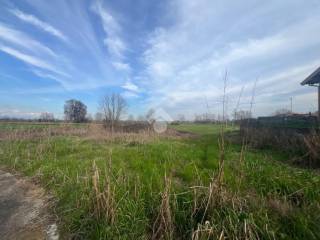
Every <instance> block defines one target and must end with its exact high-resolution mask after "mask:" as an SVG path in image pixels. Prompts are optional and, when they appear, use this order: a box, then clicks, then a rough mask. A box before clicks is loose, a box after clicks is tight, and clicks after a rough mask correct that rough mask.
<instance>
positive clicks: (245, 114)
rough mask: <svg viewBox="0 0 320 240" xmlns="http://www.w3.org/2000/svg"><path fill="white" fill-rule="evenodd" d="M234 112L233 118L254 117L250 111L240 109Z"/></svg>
mask: <svg viewBox="0 0 320 240" xmlns="http://www.w3.org/2000/svg"><path fill="white" fill-rule="evenodd" d="M233 114H234V116H233V118H234V120H236V121H241V120H244V119H249V118H252V114H251V112H250V111H245V110H239V111H234V113H233Z"/></svg>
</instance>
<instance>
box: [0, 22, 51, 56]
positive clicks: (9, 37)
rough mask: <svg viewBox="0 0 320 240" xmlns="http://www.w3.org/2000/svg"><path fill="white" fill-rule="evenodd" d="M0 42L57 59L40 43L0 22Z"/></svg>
mask: <svg viewBox="0 0 320 240" xmlns="http://www.w3.org/2000/svg"><path fill="white" fill-rule="evenodd" d="M0 40H2V41H6V42H10V43H11V44H14V45H16V46H19V47H23V48H24V49H26V50H28V51H31V52H33V53H35V54H41V53H44V54H49V55H50V56H52V57H57V55H56V54H55V53H54V51H52V50H51V49H50V48H48V47H47V46H45V45H43V44H42V43H40V42H38V41H36V40H34V39H32V38H30V37H29V36H28V35H27V34H25V33H23V32H21V31H18V30H16V29H14V28H12V27H9V26H8V25H6V24H3V23H1V22H0Z"/></svg>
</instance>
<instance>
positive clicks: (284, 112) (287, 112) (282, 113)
mask: <svg viewBox="0 0 320 240" xmlns="http://www.w3.org/2000/svg"><path fill="white" fill-rule="evenodd" d="M290 114H291V111H290V110H289V109H286V108H281V109H278V110H276V111H275V112H274V114H273V116H286V115H290Z"/></svg>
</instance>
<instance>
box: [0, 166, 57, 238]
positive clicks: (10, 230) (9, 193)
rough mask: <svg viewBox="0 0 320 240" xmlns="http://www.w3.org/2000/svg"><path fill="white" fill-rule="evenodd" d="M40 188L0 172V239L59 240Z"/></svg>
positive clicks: (45, 198) (44, 196)
mask: <svg viewBox="0 0 320 240" xmlns="http://www.w3.org/2000/svg"><path fill="white" fill-rule="evenodd" d="M47 199H48V198H47V197H46V195H45V192H44V190H43V189H42V188H39V187H38V186H36V185H34V184H32V183H31V182H30V181H27V180H25V179H23V178H20V177H16V176H14V175H12V174H10V173H7V172H4V171H2V170H0V236H1V237H0V238H1V239H51V240H56V239H59V235H58V233H57V226H56V225H55V224H54V223H53V222H52V220H50V217H49V215H48V213H47V211H46V205H47V202H48V200H47Z"/></svg>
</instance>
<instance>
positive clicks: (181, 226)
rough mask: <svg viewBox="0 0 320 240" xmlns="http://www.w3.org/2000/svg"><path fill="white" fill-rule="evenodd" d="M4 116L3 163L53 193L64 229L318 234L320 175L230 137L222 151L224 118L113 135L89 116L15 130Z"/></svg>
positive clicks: (187, 235) (77, 234)
mask: <svg viewBox="0 0 320 240" xmlns="http://www.w3.org/2000/svg"><path fill="white" fill-rule="evenodd" d="M1 125H3V123H0V131H2V132H6V134H4V135H3V136H2V139H1V138H0V164H1V165H3V166H5V167H8V168H12V169H15V170H18V171H20V172H22V173H24V174H25V175H27V176H32V177H34V178H35V179H36V180H37V181H39V182H40V184H41V185H43V186H44V187H45V188H46V189H47V190H48V192H50V193H51V194H52V195H53V196H54V198H55V199H56V203H55V208H54V209H53V212H54V213H55V214H57V215H58V216H59V221H60V224H59V230H60V232H61V235H62V236H65V238H76V239H223V238H226V239H236V238H237V239H320V204H319V203H320V188H319V186H320V176H319V175H318V174H316V173H314V172H312V171H310V170H305V169H299V168H294V167H290V166H288V165H286V164H285V163H284V162H285V160H286V157H287V156H286V155H285V154H283V153H280V152H274V151H270V150H265V151H256V150H247V151H241V150H243V148H242V146H240V145H237V144H232V143H229V142H228V141H226V143H225V151H224V152H223V151H221V147H219V132H220V130H219V129H220V126H218V125H211V124H203V125H199V124H198V125H197V124H184V125H177V126H172V127H173V128H175V129H177V130H180V131H187V132H188V131H189V132H192V133H194V134H193V135H190V136H180V135H179V134H165V135H155V134H153V133H152V134H150V133H140V134H119V135H117V136H110V137H103V136H101V131H96V132H99V133H100V135H99V134H90V131H91V130H92V129H91V128H90V127H88V126H87V125H83V126H82V127H83V128H85V131H86V132H85V133H82V134H68V131H65V132H64V133H63V134H55V135H52V134H50V131H45V133H44V134H43V135H41V136H40V137H39V136H38V135H37V136H36V137H35V136H34V135H33V134H32V133H31V134H30V135H26V136H24V137H13V136H10V131H12V129H11V128H8V126H6V127H4V126H1ZM54 127H59V126H48V128H54ZM34 131H37V129H34ZM226 131H227V132H229V133H232V134H236V131H237V130H236V128H227V129H226ZM48 132H49V133H48ZM108 136H109V135H108ZM220 143H221V141H220ZM220 146H221V144H220ZM241 152H242V153H241ZM221 159H223V160H224V161H222V160H221ZM221 163H223V166H222V164H221Z"/></svg>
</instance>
